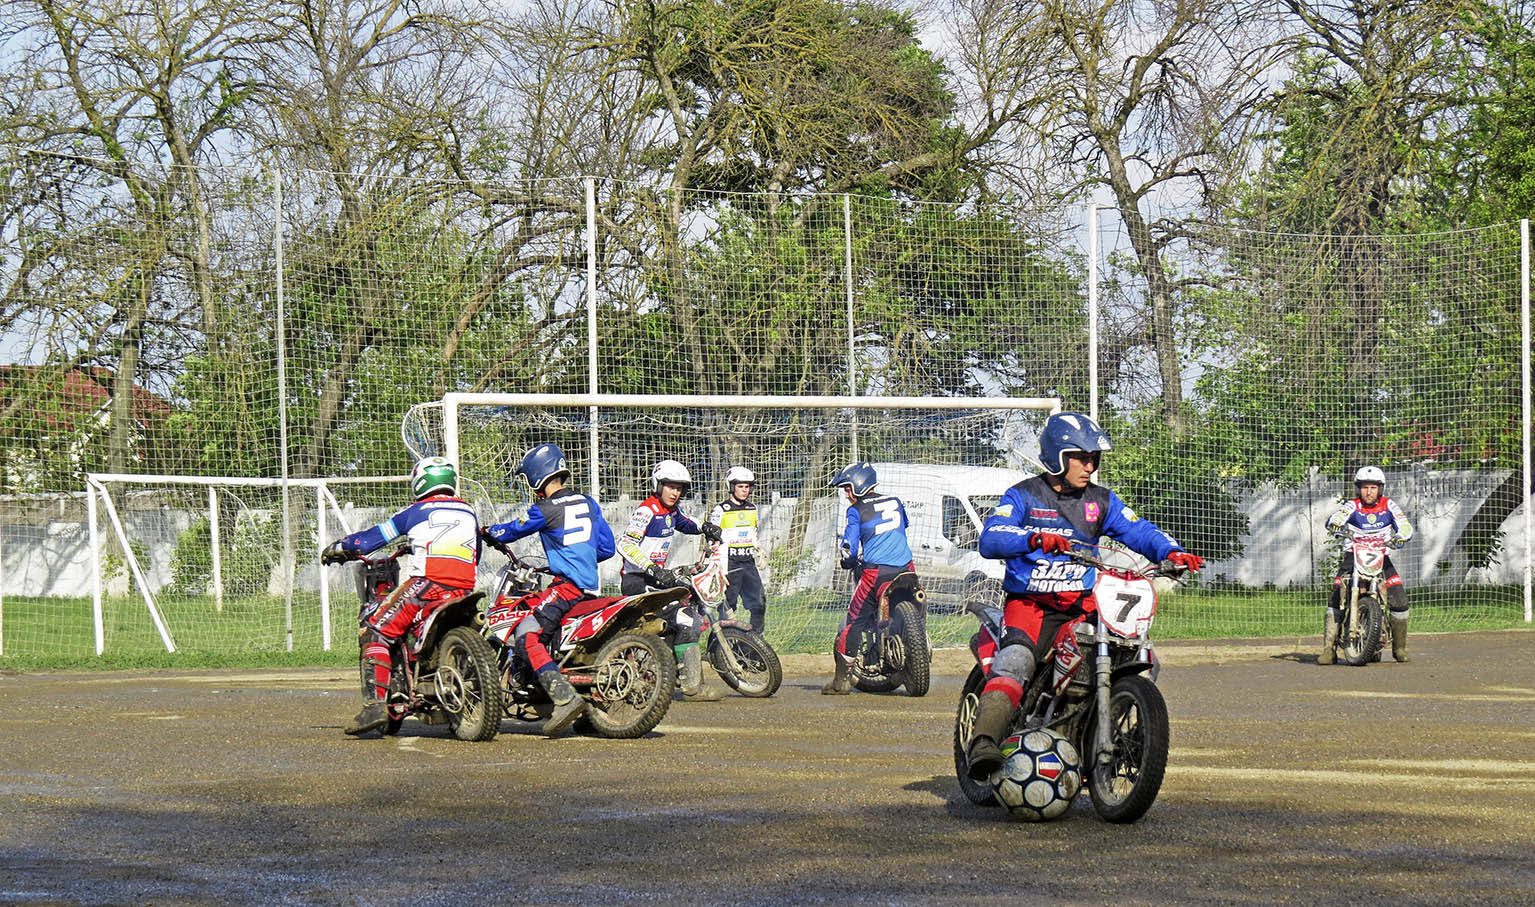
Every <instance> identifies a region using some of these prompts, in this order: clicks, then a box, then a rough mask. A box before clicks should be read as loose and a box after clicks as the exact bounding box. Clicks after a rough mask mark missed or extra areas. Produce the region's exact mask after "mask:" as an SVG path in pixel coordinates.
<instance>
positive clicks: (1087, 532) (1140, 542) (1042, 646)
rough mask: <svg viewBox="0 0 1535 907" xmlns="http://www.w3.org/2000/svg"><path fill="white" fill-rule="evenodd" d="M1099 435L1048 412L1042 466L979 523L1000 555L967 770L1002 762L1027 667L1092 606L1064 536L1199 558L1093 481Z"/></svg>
mask: <svg viewBox="0 0 1535 907" xmlns="http://www.w3.org/2000/svg"><path fill="white" fill-rule="evenodd" d="M1112 449H1113V445H1112V444H1110V443H1109V437H1108V435H1106V434H1104V433H1103V429H1101V428H1099V427H1098V423H1096V422H1094V421H1093V420H1092V419H1091V418H1089V417H1088V416H1086V415H1085V414H1083V413H1056V414H1055V415H1053V416H1051V417H1050V418H1049V419H1048V420H1047V421H1046V422H1045V427H1044V430H1043V431H1042V432H1040V436H1039V459H1040V463H1041V465H1043V466H1044V468H1045V470H1046V471H1045V473H1044V474H1042V475H1037V476H1035V477H1033V478H1031V479H1025V480H1023V481H1022V482H1019V483H1018V484H1017V485H1014V486H1013V487H1012V488H1009V489H1008V490H1007V492H1006V493H1005V494H1003V495H1002V500H1001V502H1000V503H999V504H998V505H997V509H996V510H995V511H993V512H992V515H991V516H990V517H988V518H987V519H986V524H985V526H983V527H982V529H981V540H980V551H981V555H982V556H983V557H990V558H996V559H998V560H1005V561H1006V563H1007V573H1006V575H1005V576H1004V577H1003V580H1002V589H1003V591H1004V594H1005V602H1004V604H1003V624H1004V633H1003V636H1002V640H1001V644H1000V645H999V646H998V647H997V652H996V655H995V656H994V657H993V658H992V662H991V669H990V671H989V672H988V673H987V676H986V686H985V687H984V688H983V690H982V692H981V698H980V702H979V703H977V705H976V715H975V728H974V732H973V733H972V735H971V738H970V744H969V753H968V760H969V772H970V776H971V777H972V778H975V779H976V780H984V779H986V778H987V777H989V776H990V775H991V773H992V772H993V771H995V770H996V769H997V768H998V767H999V766H1001V764H1002V750H1001V748H1000V746H999V744H1000V743H1001V742H1002V739H1003V737H1004V735H1005V734H1006V731H1007V727H1008V722H1009V720H1010V719H1011V718H1012V714H1013V712H1014V711H1015V710H1016V709H1017V708H1018V703H1019V702H1020V701H1021V700H1022V698H1023V690H1024V686H1025V685H1026V684H1027V683H1028V682H1029V678H1030V677H1032V676H1033V674H1034V667H1035V665H1036V664H1038V662H1039V659H1041V658H1043V657H1044V656H1045V654H1046V653H1047V652H1048V651H1049V649H1050V647H1051V646H1052V645H1054V644H1055V639H1056V635H1057V634H1058V633H1059V632H1060V630H1061V629H1062V628H1063V627H1064V626H1065V625H1066V624H1067V623H1068V622H1069V621H1070V620H1072V619H1073V618H1076V617H1079V616H1081V615H1083V614H1088V613H1091V612H1092V611H1094V610H1096V609H1097V601H1096V599H1095V598H1094V597H1093V583H1094V581H1095V580H1096V579H1097V571H1096V570H1094V569H1093V568H1092V567H1088V566H1085V565H1083V564H1079V563H1077V562H1075V561H1073V560H1071V559H1070V558H1068V557H1067V556H1066V552H1068V551H1070V550H1071V546H1072V543H1073V541H1077V542H1083V543H1086V544H1094V543H1096V542H1097V541H1098V539H1099V538H1100V537H1102V536H1108V537H1109V538H1112V539H1114V540H1116V541H1118V542H1121V543H1122V544H1124V545H1125V546H1126V547H1128V548H1130V549H1131V550H1132V551H1135V552H1137V553H1139V554H1140V555H1142V556H1144V557H1147V558H1150V559H1151V560H1153V561H1162V560H1171V561H1173V562H1175V563H1178V564H1180V565H1182V566H1185V567H1187V568H1188V569H1190V570H1198V569H1199V568H1200V567H1202V566H1203V565H1204V561H1203V560H1201V559H1200V558H1199V557H1198V556H1196V555H1193V554H1189V553H1188V552H1186V551H1184V550H1183V548H1182V546H1180V545H1179V544H1178V543H1177V542H1175V541H1173V538H1172V536H1170V535H1168V534H1167V533H1165V532H1163V531H1162V530H1161V529H1158V528H1157V527H1156V526H1155V525H1154V524H1152V523H1150V522H1148V521H1146V520H1143V519H1141V518H1139V517H1137V516H1136V515H1135V511H1133V510H1131V509H1130V508H1129V507H1127V506H1125V503H1124V501H1122V500H1120V498H1119V496H1118V495H1116V494H1114V492H1112V491H1109V490H1108V489H1107V488H1104V487H1103V486H1101V485H1095V484H1093V481H1092V478H1093V473H1095V472H1097V470H1098V464H1099V462H1100V460H1101V457H1102V456H1103V452H1104V451H1107V450H1112Z"/></svg>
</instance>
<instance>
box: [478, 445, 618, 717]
mask: <svg viewBox="0 0 1535 907" xmlns="http://www.w3.org/2000/svg"><path fill="white" fill-rule="evenodd" d="M516 474H517V475H518V476H520V477H521V478H522V480H523V481H524V482H526V483H528V487H529V488H531V489H533V492H534V494H536V495H537V498H536V499H535V500H534V502H533V505H532V506H531V507H529V508H528V513H527V516H525V517H524V518H523V519H520V520H511V521H510V522H506V523H497V524H496V525H494V526H489V527H487V528H486V529H485V530H484V534H485V536H486V537H487V538H489V539H492V540H494V541H496V542H499V543H501V544H503V545H509V544H511V543H512V542H515V541H517V540H518V539H521V538H526V537H528V536H530V535H532V534H534V533H535V532H536V533H538V538H539V541H541V542H543V544H544V553H545V554H546V555H548V557H549V569H550V570H551V571H553V573H554V574H555V577H556V582H555V583H554V584H553V585H551V586H550V587H549V588H548V589H545V590H544V591H543V592H542V593H540V594H539V599H538V602H537V604H535V605H534V606H533V613H531V614H529V615H528V616H527V617H524V618H523V619H522V620H521V621H519V622H518V624H517V627H516V629H515V630H514V631H513V639H514V640H515V642H514V643H513V645H515V646H516V648H517V650H518V653H519V654H520V655H521V656H522V658H523V663H524V664H526V665H528V666H529V667H531V668H532V669H533V670H534V672H536V674H537V676H538V682H539V685H540V686H542V687H543V688H544V692H546V693H548V694H549V698H550V699H551V700H553V701H554V711H553V712H552V713H551V714H550V715H549V718H548V720H546V721H545V722H544V733H545V734H547V735H549V736H551V737H552V736H554V735H555V734H558V733H559V732H560V731H562V730H564V729H565V728H566V727H567V726H569V725H570V723H571V722H573V721H575V720H576V718H578V717H580V715H581V713H582V712H583V711H585V710H586V700H584V699H582V698H581V697H580V696H578V695H577V694H576V691H575V688H574V687H572V686H571V685H570V681H568V680H566V679H565V675H563V674H561V673H560V666H559V665H558V664H555V662H554V659H553V658H552V657H551V656H550V655H549V644H550V643H552V642H554V641H555V640H557V639H558V638H559V632H560V622H561V621H562V620H564V618H565V615H566V614H568V613H569V612H570V609H571V608H572V607H573V606H574V605H575V604H576V602H579V601H581V600H582V599H584V598H587V597H588V596H589V595H590V594H592V593H595V592H596V591H597V584H598V583H597V563H598V562H599V561H604V560H607V559H608V558H610V557H612V556H613V555H614V554H615V553H616V550H617V549H616V546H615V545H614V542H613V530H612V529H610V528H608V523H607V521H606V520H604V519H603V518H602V507H601V506H599V505H598V504H597V502H596V501H595V500H594V499H592V498H590V497H588V496H586V495H584V494H582V493H581V492H579V491H576V490H575V489H574V488H568V487H566V485H565V482H566V481H567V480H568V479H569V478H570V467H568V466H566V465H565V454H564V453H562V452H561V451H560V448H559V447H558V446H557V445H555V444H540V445H538V446H537V447H534V448H533V449H531V450H529V451H528V452H527V453H526V454H523V457H522V461H521V462H519V463H518V464H517V472H516Z"/></svg>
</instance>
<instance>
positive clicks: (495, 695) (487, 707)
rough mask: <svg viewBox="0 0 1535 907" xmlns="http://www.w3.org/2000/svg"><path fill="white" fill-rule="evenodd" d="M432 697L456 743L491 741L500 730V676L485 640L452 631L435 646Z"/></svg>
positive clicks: (464, 630)
mask: <svg viewBox="0 0 1535 907" xmlns="http://www.w3.org/2000/svg"><path fill="white" fill-rule="evenodd" d="M436 664H437V683H436V697H437V700H438V702H439V703H440V704H441V705H442V707H443V709H444V710H445V711H446V712H447V714H448V727H450V728H452V730H453V736H455V737H457V738H458V739H460V740H471V741H476V742H484V741H486V740H493V739H495V736H496V734H497V732H499V731H500V730H501V713H502V707H501V673H500V671H499V670H498V666H497V663H496V653H494V652H492V651H491V650H490V643H488V642H486V641H485V637H483V636H481V635H480V634H478V633H476V632H474V631H473V630H471V629H469V628H468V627H453V628H452V629H450V630H448V631H447V632H446V633H444V634H442V641H441V642H439V643H438V644H437V658H436Z"/></svg>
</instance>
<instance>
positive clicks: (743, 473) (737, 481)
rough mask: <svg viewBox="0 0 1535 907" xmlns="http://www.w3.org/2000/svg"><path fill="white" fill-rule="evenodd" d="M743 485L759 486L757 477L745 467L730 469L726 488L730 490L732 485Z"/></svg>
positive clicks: (726, 474)
mask: <svg viewBox="0 0 1535 907" xmlns="http://www.w3.org/2000/svg"><path fill="white" fill-rule="evenodd" d="M741 484H745V485H755V484H757V477H756V476H755V475H753V474H752V471H751V470H750V469H747V468H746V467H745V466H732V467H730V471H729V472H727V473H725V487H727V488H729V487H730V486H732V485H741Z"/></svg>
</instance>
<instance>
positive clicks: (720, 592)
mask: <svg viewBox="0 0 1535 907" xmlns="http://www.w3.org/2000/svg"><path fill="white" fill-rule="evenodd" d="M672 572H673V573H675V574H676V576H677V578H678V580H680V581H681V582H683V583H686V584H687V588H688V589H689V590H691V592H692V596H691V598H693V599H694V600H696V601H697V602H698V604H699V608H700V610H701V611H703V615H704V618H705V620H706V621H707V622H708V623H709V624H712V625H713V627H714V632H712V633H710V634H709V642H708V647H707V649H706V651H705V653H704V654H705V655H707V656H708V658H709V664H710V666H712V667H713V668H714V670H715V672H716V673H718V674H719V675H720V679H721V680H723V681H725V685H726V686H728V687H730V688H731V689H732V690H735V691H736V692H737V693H740V694H741V695H742V696H746V697H748V698H751V699H765V698H767V697H769V696H772V695H773V694H774V693H776V692H778V687H779V686H780V685H781V684H782V683H783V665H782V664H781V663H780V662H779V660H778V653H777V652H776V651H774V649H773V647H772V646H771V645H769V644H768V641H767V640H766V639H765V638H764V637H763V636H762V634H761V633H758V632H755V631H753V630H748V629H745V628H743V627H739V626H737V625H736V624H735V623H734V622H733V621H729V620H725V619H724V617H723V609H724V605H725V585H726V582H727V579H726V566H725V558H724V553H723V550H722V548H721V546H720V543H719V542H717V541H706V542H705V543H704V546H703V551H702V552H701V554H700V556H699V559H698V561H697V563H694V564H690V565H686V566H682V567H678V568H676V569H675V570H674V571H672ZM687 605H688V601H686V600H683V601H679V602H676V603H674V604H673V605H671V606H669V607H668V608H667V611H666V615H667V619H668V622H669V623H670V624H671V626H672V628H673V630H672V632H673V634H675V632H676V629H677V627H676V622H677V620H678V617H679V616H680V612H681V611H682V609H684V608H686V607H687Z"/></svg>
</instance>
